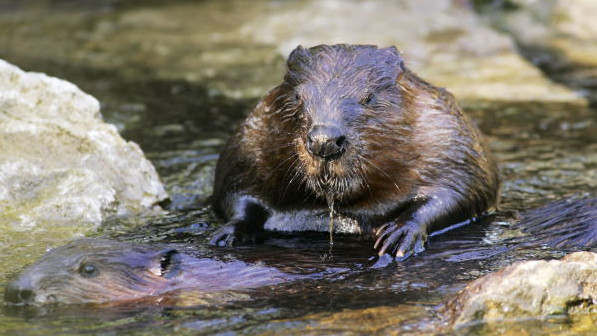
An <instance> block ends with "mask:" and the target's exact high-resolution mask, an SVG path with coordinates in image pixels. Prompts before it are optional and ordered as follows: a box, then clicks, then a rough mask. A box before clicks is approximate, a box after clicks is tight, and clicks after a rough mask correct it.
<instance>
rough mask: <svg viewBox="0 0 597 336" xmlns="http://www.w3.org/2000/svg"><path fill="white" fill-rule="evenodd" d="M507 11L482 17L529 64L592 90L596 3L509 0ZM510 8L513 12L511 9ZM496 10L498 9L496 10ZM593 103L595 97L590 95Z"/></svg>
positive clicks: (596, 39) (596, 64)
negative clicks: (513, 44) (517, 47)
mask: <svg viewBox="0 0 597 336" xmlns="http://www.w3.org/2000/svg"><path fill="white" fill-rule="evenodd" d="M510 5H511V6H510V8H507V9H506V8H501V9H502V10H496V8H491V9H490V10H486V11H484V13H485V14H486V15H487V16H488V17H489V18H490V19H491V21H492V22H493V23H494V25H495V26H497V27H498V28H500V29H502V30H504V31H506V32H508V33H510V34H511V35H512V36H513V37H514V39H515V40H516V41H517V43H518V44H519V45H520V47H521V49H522V50H523V51H524V53H526V54H527V55H528V57H529V58H530V59H532V60H533V62H535V63H537V64H538V65H540V66H541V67H542V68H544V69H546V70H547V71H549V72H550V73H553V76H554V77H555V78H556V79H557V80H558V81H561V82H565V83H566V84H568V85H570V86H572V87H575V88H578V89H584V88H589V89H591V90H595V83H596V79H595V78H597V73H596V72H595V67H597V57H595V55H597V20H595V17H596V16H597V2H595V1H593V0H549V1H536V0H513V1H511V2H510ZM512 5H513V6H514V8H511V7H512ZM497 9H500V8H497ZM593 94H594V97H593V100H594V101H597V94H596V93H593Z"/></svg>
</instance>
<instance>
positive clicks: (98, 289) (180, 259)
mask: <svg viewBox="0 0 597 336" xmlns="http://www.w3.org/2000/svg"><path fill="white" fill-rule="evenodd" d="M292 278H293V276H291V275H288V274H285V273H282V272H281V271H279V270H277V269H275V268H271V267H266V266H264V265H258V264H253V265H252V264H247V263H244V262H242V261H229V262H223V261H218V260H214V259H210V258H199V257H196V256H194V255H192V254H189V253H185V252H184V251H180V250H178V249H176V248H171V247H164V246H153V245H144V244H139V245H134V244H129V243H124V242H117V241H112V240H107V239H81V240H76V241H73V242H71V243H69V244H67V245H65V246H62V247H59V248H56V249H53V250H51V251H50V252H48V253H47V254H46V255H45V256H43V257H42V258H41V259H40V260H38V261H37V262H36V263H35V264H33V265H31V266H29V267H28V268H27V269H25V270H24V271H23V272H22V273H21V274H20V275H19V277H18V278H17V279H15V280H14V281H13V282H11V283H10V284H9V285H8V286H7V287H6V289H5V292H4V298H5V300H6V301H8V302H11V303H15V304H43V303H52V302H54V303H86V302H93V303H101V302H108V301H126V300H133V299H139V298H143V297H147V296H157V295H161V294H164V293H167V292H171V291H175V290H180V289H184V290H189V291H190V290H193V291H200V292H214V291H223V290H233V289H243V288H253V287H259V286H266V285H274V284H277V283H280V282H283V281H287V280H290V279H292Z"/></svg>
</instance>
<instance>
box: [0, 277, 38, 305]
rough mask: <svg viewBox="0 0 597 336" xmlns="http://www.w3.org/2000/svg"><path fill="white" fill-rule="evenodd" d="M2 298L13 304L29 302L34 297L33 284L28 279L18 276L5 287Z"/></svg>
mask: <svg viewBox="0 0 597 336" xmlns="http://www.w3.org/2000/svg"><path fill="white" fill-rule="evenodd" d="M4 299H5V300H6V301H8V302H10V303H14V304H30V303H32V302H33V300H34V299H35V291H34V290H33V285H32V284H31V282H30V281H28V279H23V278H19V279H17V280H15V281H13V282H11V283H10V284H9V285H8V286H7V287H6V289H5V290H4Z"/></svg>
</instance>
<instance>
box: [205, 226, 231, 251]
mask: <svg viewBox="0 0 597 336" xmlns="http://www.w3.org/2000/svg"><path fill="white" fill-rule="evenodd" d="M235 231H236V223H227V224H225V225H223V226H222V227H221V228H219V229H218V230H217V231H216V232H215V233H214V235H213V237H211V239H210V240H209V243H210V244H212V245H218V246H232V245H234V243H235V242H236V235H235Z"/></svg>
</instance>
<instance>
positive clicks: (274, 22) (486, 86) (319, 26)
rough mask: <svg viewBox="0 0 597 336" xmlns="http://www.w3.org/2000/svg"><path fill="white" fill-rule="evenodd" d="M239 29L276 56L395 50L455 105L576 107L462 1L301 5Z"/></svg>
mask: <svg viewBox="0 0 597 336" xmlns="http://www.w3.org/2000/svg"><path fill="white" fill-rule="evenodd" d="M357 18H358V19H357ZM305 22H308V24H305ZM242 31H243V32H245V33H247V34H248V35H249V36H250V37H252V38H253V39H255V40H256V41H258V42H261V43H266V44H270V45H277V46H278V50H279V51H280V53H281V54H282V55H283V56H287V55H288V53H289V52H290V51H291V50H292V49H293V48H294V47H295V46H296V45H297V44H303V45H306V46H313V45H317V44H323V43H325V44H332V43H359V44H377V45H380V46H387V45H395V46H397V47H398V49H399V50H401V51H402V52H403V53H404V57H405V60H406V62H407V63H408V66H409V67H410V68H411V69H414V70H415V71H416V72H417V73H419V74H420V75H421V76H422V77H423V78H425V79H428V80H429V81H431V82H432V83H434V84H436V85H439V86H445V87H447V88H448V89H449V90H450V91H451V92H452V93H454V94H455V95H456V97H458V98H459V99H461V100H473V101H475V100H498V101H500V100H507V101H538V100H539V101H566V102H570V101H573V102H577V103H581V104H583V103H584V102H583V101H582V99H579V97H578V96H577V95H575V94H574V93H572V92H571V91H569V90H567V89H566V88H564V87H562V86H560V85H558V84H555V83H552V82H550V81H549V80H547V79H545V78H544V77H543V75H542V74H541V72H540V71H539V70H538V69H536V68H534V67H533V66H532V65H530V64H529V63H528V62H527V61H525V60H524V59H523V58H522V57H520V56H519V55H518V54H517V51H516V49H515V47H514V45H513V43H512V41H511V40H510V39H509V38H508V37H507V36H505V35H502V34H500V33H498V32H496V31H494V30H492V29H490V28H489V27H487V26H485V25H484V24H483V23H482V22H481V21H480V20H479V19H478V18H477V16H476V15H475V14H474V12H473V11H472V10H471V9H470V8H468V7H466V6H463V2H462V1H453V0H441V1H437V0H426V1H411V0H402V1H394V0H381V1H348V2H347V1H341V0H325V1H305V4H304V5H303V6H301V7H299V8H297V9H296V10H293V11H279V12H274V13H271V14H269V15H268V16H267V17H265V18H259V19H256V20H254V21H253V22H251V23H249V24H247V25H245V27H244V28H243V30H242Z"/></svg>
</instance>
